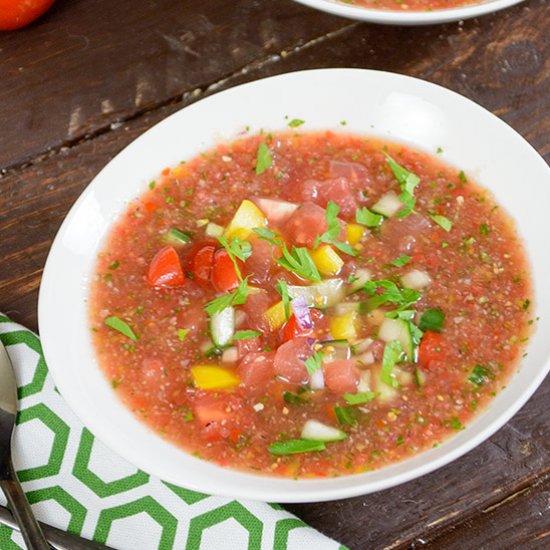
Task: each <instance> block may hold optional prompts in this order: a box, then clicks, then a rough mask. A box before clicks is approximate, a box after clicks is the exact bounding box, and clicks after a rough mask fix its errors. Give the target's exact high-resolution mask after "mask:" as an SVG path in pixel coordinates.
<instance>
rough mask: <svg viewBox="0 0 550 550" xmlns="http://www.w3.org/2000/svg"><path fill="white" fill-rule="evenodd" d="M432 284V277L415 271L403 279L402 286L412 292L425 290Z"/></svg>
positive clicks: (423, 272) (417, 270) (406, 274)
mask: <svg viewBox="0 0 550 550" xmlns="http://www.w3.org/2000/svg"><path fill="white" fill-rule="evenodd" d="M431 282H432V279H431V277H430V276H429V275H428V274H427V273H426V272H425V271H420V270H419V269H413V270H412V271H409V272H408V273H405V275H403V276H402V277H401V284H402V285H403V286H404V287H405V288H410V289H411V290H423V289H425V288H426V287H427V286H429V285H430V283H431Z"/></svg>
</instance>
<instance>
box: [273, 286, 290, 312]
mask: <svg viewBox="0 0 550 550" xmlns="http://www.w3.org/2000/svg"><path fill="white" fill-rule="evenodd" d="M275 290H276V291H277V292H278V293H279V294H280V295H281V299H282V300H283V307H284V310H285V319H286V320H287V321H288V319H290V294H289V292H288V284H287V282H286V281H285V280H284V279H279V281H278V282H277V284H276V285H275Z"/></svg>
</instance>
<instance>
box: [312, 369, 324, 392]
mask: <svg viewBox="0 0 550 550" xmlns="http://www.w3.org/2000/svg"><path fill="white" fill-rule="evenodd" d="M309 386H310V387H311V389H312V390H322V389H323V388H324V387H325V375H324V374H323V369H319V370H316V371H315V372H314V373H313V374H312V375H311V377H310V379H309Z"/></svg>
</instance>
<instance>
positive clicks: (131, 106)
mask: <svg viewBox="0 0 550 550" xmlns="http://www.w3.org/2000/svg"><path fill="white" fill-rule="evenodd" d="M130 4H131V6H132V9H129V7H128V6H129V5H130ZM86 5H87V6H89V3H87V2H84V0H72V1H71V0H66V1H65V2H63V0H58V2H57V4H56V9H55V10H54V11H52V12H51V13H50V14H49V15H48V16H47V17H45V18H44V19H43V20H42V21H40V22H38V23H37V24H35V25H33V26H31V27H29V28H28V29H26V30H24V31H21V32H18V33H13V34H7V35H3V36H0V74H1V75H2V76H3V78H1V79H0V120H2V121H3V122H4V124H3V125H2V127H1V128H0V166H4V167H7V166H13V167H14V168H12V169H10V170H8V171H7V172H6V173H5V174H4V175H3V176H0V212H1V213H2V214H1V216H0V230H1V234H2V239H1V240H0V258H2V269H1V270H0V310H3V311H4V312H6V313H8V314H10V315H11V316H12V317H13V318H14V319H15V320H17V321H20V322H22V323H24V324H26V325H27V326H29V327H31V328H34V329H36V328H37V327H36V301H37V295H38V287H39V282H40V276H41V273H42V268H43V266H44V263H45V260H46V256H47V252H48V250H49V247H50V245H51V241H52V239H53V237H54V235H55V233H56V231H57V229H58V228H59V225H60V224H61V222H62V220H63V218H64V216H65V215H66V213H67V211H68V209H69V208H70V205H71V204H72V203H73V202H74V200H75V199H76V198H77V197H78V195H79V194H80V192H81V191H82V190H83V189H84V187H85V186H86V185H87V184H88V182H89V181H90V180H91V179H92V178H93V176H94V175H95V174H96V173H97V172H98V171H99V170H100V169H101V168H102V167H103V166H104V165H105V163H106V162H108V161H109V160H110V159H111V158H112V157H113V156H114V155H115V154H116V153H117V152H118V151H120V150H121V149H122V148H123V147H124V146H126V145H127V144H128V143H129V142H130V141H131V140H133V139H134V138H135V137H137V136H138V135H139V134H140V133H142V132H143V131H144V130H146V129H147V128H149V127H150V126H151V125H153V124H155V123H156V122H158V121H159V120H161V119H162V118H164V117H165V116H167V115H169V114H170V113H172V112H174V111H175V110H177V109H180V108H181V107H183V106H185V105H187V104H189V103H190V102H192V101H196V100H197V99H200V98H201V97H204V96H205V95H208V94H211V93H213V92H215V91H218V90H221V89H224V88H226V87H229V86H231V85H234V84H237V83H241V82H245V81H248V80H253V79H256V78H260V77H263V76H269V75H272V74H279V73H283V72H288V71H290V70H299V69H307V68H318V67H331V66H352V67H365V68H375V69H382V70H390V71H395V72H400V73H404V74H409V75H413V76H418V77H421V78H425V79H428V80H430V81H433V82H436V83H439V84H442V85H444V86H446V87H448V88H451V89H453V90H455V91H457V92H459V93H462V94H463V95H465V96H466V97H469V98H470V99H473V100H474V101H477V102H478V103H480V104H482V105H483V106H485V107H486V108H488V109H490V110H491V111H493V112H495V113H496V114H498V115H499V116H501V117H502V118H504V119H505V120H506V121H507V122H508V123H510V124H511V125H512V126H513V127H514V128H515V129H516V130H518V131H519V132H520V133H521V134H522V135H524V136H525V137H526V138H527V139H528V140H529V141H530V142H531V143H532V144H533V145H534V146H535V148H536V149H538V151H539V152H540V153H541V154H543V155H544V156H545V158H546V159H547V160H550V114H549V113H550V93H549V90H550V36H549V33H548V29H549V28H550V4H549V3H548V2H546V1H545V0H531V1H529V2H525V3H523V4H520V5H518V6H516V7H514V8H512V9H509V10H505V11H503V12H500V13H497V14H493V15H489V16H485V17H483V18H480V19H478V20H471V21H466V22H464V23H463V24H449V25H443V26H434V27H426V28H397V27H394V28H392V27H379V26H375V25H368V24H359V23H354V22H350V21H346V20H343V19H337V18H333V17H329V16H326V15H324V14H319V13H317V12H314V11H312V10H308V9H306V8H303V7H301V6H297V5H295V4H294V3H292V2H289V1H288V0H279V1H277V2H273V1H271V0H264V1H259V0H258V1H250V0H249V1H245V0H235V1H234V2H223V1H222V0H211V1H210V2H208V3H205V2H198V1H195V0H189V1H186V2H176V1H175V0H174V1H172V0H134V1H132V2H130V0H124V1H121V2H119V3H117V4H116V6H117V7H114V8H113V7H112V6H113V5H114V3H111V2H108V1H107V0H96V2H94V9H93V10H90V9H88V8H87V7H86ZM118 6H121V7H120V11H117V10H118V9H119V8H118ZM113 13H114V14H115V15H116V14H117V13H118V14H119V16H118V18H117V19H116V20H115V21H114V22H113V20H111V19H109V16H110V15H111V17H112V14H113ZM122 13H124V18H122V17H121V16H120V14H122ZM120 21H124V25H121V24H120ZM159 29H160V31H161V34H160V35H159V34H158V31H159ZM188 32H191V33H192V34H186V33H188ZM163 35H166V36H163ZM213 36H215V37H216V39H215V40H212V37H213ZM167 37H168V38H167ZM174 40H175V41H174ZM189 50H192V51H189ZM193 52H195V53H193ZM196 54H198V55H196ZM19 67H22V70H19ZM4 75H7V77H5V78H4ZM140 82H144V83H145V84H141V85H140V84H139V83H140ZM140 86H141V87H140ZM140 90H141V91H140ZM75 113H76V114H75ZM71 120H72V121H73V125H72V126H71ZM121 121H122V122H121ZM483 146H485V147H498V143H494V144H483ZM549 399H550V380H548V381H546V383H545V384H543V386H541V388H540V389H539V390H538V392H537V393H536V394H535V396H534V397H533V398H532V399H531V400H530V401H529V402H528V404H527V405H526V406H525V407H524V408H523V409H522V410H521V411H520V412H519V413H518V414H517V415H516V416H515V417H514V419H513V420H512V421H511V422H510V423H509V424H507V425H506V426H505V427H504V428H503V429H502V430H500V431H499V432H498V433H497V434H495V435H494V436H493V437H492V438H491V439H490V440H488V441H487V442H485V443H484V444H483V445H481V446H480V447H478V448H476V449H475V450H474V451H472V452H470V453H469V454H468V455H466V456H464V457H462V458H461V459H459V460H457V461H456V462H454V463H453V464H451V465H449V466H447V467H445V468H442V469H441V470H439V471H437V472H434V473H432V474H430V475H428V476H425V477H423V478H421V479H418V480H415V481H412V482H410V483H407V484H405V485H402V486H400V487H398V488H394V489H391V490H387V491H384V492H381V493H377V494H373V495H368V496H365V497H360V498H355V499H348V500H343V501H338V502H333V503H323V504H303V505H292V506H289V507H288V508H289V509H291V510H292V511H293V512H295V513H297V514H298V515H299V516H300V517H302V518H303V519H304V520H306V521H308V522H309V523H310V524H312V525H313V526H315V527H317V528H319V529H320V530H321V531H323V532H325V533H327V534H329V535H331V536H333V537H335V538H337V539H339V540H340V541H342V542H343V543H344V544H347V545H348V546H349V547H350V548H352V549H356V548H357V549H366V548H368V549H382V548H400V549H401V548H403V549H404V548H420V547H422V548H424V547H428V548H437V549H447V548H449V549H455V548H456V549H459V548H460V549H462V548H468V549H469V548H476V549H477V548H487V549H493V548H495V549H497V548H498V549H499V550H500V549H501V548H544V547H548V542H549V541H550V538H548V532H549V530H550V515H549V511H548V510H550V507H549V506H548V502H549V500H548V498H549V497H548V494H549V492H550V481H549V478H550V460H549V459H550V422H549V420H550V413H549V412H548V411H547V407H546V403H548V400H549Z"/></svg>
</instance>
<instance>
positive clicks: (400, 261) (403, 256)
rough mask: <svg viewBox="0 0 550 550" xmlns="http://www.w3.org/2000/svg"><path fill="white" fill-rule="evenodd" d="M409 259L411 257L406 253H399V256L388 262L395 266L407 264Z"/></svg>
mask: <svg viewBox="0 0 550 550" xmlns="http://www.w3.org/2000/svg"><path fill="white" fill-rule="evenodd" d="M410 261H411V257H410V256H407V255H406V254H401V256H399V258H395V260H393V261H392V262H390V263H391V264H392V265H394V266H395V267H403V266H404V265H407V264H408V263H409V262H410Z"/></svg>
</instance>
